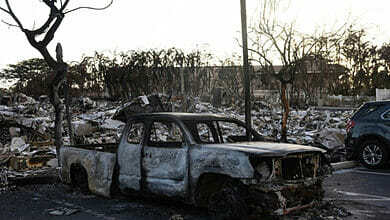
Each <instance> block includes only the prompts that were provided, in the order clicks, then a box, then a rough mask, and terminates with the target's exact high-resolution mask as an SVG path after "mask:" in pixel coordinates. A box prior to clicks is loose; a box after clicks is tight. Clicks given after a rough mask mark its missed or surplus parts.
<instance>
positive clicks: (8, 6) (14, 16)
mask: <svg viewBox="0 0 390 220" xmlns="http://www.w3.org/2000/svg"><path fill="white" fill-rule="evenodd" d="M5 3H6V4H7V8H8V13H9V14H10V15H11V17H12V18H13V19H14V20H15V22H16V23H17V24H18V26H19V28H20V29H21V30H22V31H23V32H24V27H23V25H22V23H21V22H20V21H19V19H18V18H17V17H16V15H15V13H14V12H13V11H12V8H11V5H10V4H9V2H8V0H5Z"/></svg>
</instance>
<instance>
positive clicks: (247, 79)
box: [240, 0, 252, 127]
mask: <svg viewBox="0 0 390 220" xmlns="http://www.w3.org/2000/svg"><path fill="white" fill-rule="evenodd" d="M240 1H241V32H242V54H243V58H244V59H243V61H244V63H243V71H244V89H245V123H246V124H247V125H248V126H249V127H252V120H251V94H250V92H251V90H250V88H251V87H250V86H251V81H250V75H249V63H248V37H247V30H246V0H240Z"/></svg>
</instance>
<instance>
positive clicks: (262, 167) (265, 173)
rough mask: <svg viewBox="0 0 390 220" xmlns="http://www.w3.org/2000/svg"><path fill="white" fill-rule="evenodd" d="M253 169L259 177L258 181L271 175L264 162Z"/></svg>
mask: <svg viewBox="0 0 390 220" xmlns="http://www.w3.org/2000/svg"><path fill="white" fill-rule="evenodd" d="M255 169H256V171H257V172H258V173H259V174H260V175H261V178H260V180H266V179H267V178H268V177H269V176H270V175H271V169H270V167H269V166H268V164H267V162H265V161H264V162H260V163H258V164H257V165H256V167H255Z"/></svg>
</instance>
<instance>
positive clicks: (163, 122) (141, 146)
mask: <svg viewBox="0 0 390 220" xmlns="http://www.w3.org/2000/svg"><path fill="white" fill-rule="evenodd" d="M323 153H324V150H322V149H319V148H314V147H310V146H302V145H294V144H283V143H273V142H266V141H265V138H264V137H263V136H261V135H259V134H258V133H257V132H255V131H254V130H253V129H252V128H250V127H247V126H246V125H245V124H244V123H242V122H241V121H239V120H236V119H232V118H227V117H222V116H218V115H213V114H189V113H149V114H140V115H135V116H133V117H130V118H129V120H128V121H127V124H126V126H125V128H124V131H123V133H122V136H121V139H120V143H119V144H118V145H116V144H102V145H83V146H64V147H62V148H61V151H60V165H61V169H60V178H61V180H62V181H63V182H65V183H69V184H72V183H73V184H75V185H84V186H85V187H86V188H88V189H89V190H90V191H91V192H92V193H95V194H98V195H101V196H105V197H110V193H111V189H113V188H114V187H117V188H119V190H120V192H122V193H124V194H132V193H138V194H142V195H149V196H163V197H169V198H173V199H178V200H181V201H183V202H185V203H189V204H194V205H196V206H204V207H208V210H209V212H210V213H211V214H215V215H222V216H225V217H228V218H236V217H238V216H243V215H252V214H254V215H264V214H267V215H268V214H273V215H280V214H286V213H288V212H290V211H293V210H296V209H300V208H305V207H308V206H310V205H312V204H313V202H314V201H316V200H319V199H321V196H322V189H321V183H322V179H323V178H324V176H325V175H326V174H327V172H328V171H329V170H330V169H331V168H330V165H329V163H328V162H327V160H326V159H325V157H324V156H323Z"/></svg>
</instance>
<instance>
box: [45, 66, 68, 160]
mask: <svg viewBox="0 0 390 220" xmlns="http://www.w3.org/2000/svg"><path fill="white" fill-rule="evenodd" d="M58 67H59V68H58V69H56V76H55V77H54V80H53V81H52V82H51V84H50V86H49V88H50V94H49V97H50V102H51V104H52V105H53V106H54V111H55V121H54V143H55V146H56V151H57V156H58V158H59V155H60V154H59V153H60V148H61V146H62V120H63V111H64V105H63V103H62V101H61V99H60V96H59V93H58V92H59V89H60V87H61V85H62V84H63V82H64V80H65V77H66V73H67V71H68V65H67V64H66V63H61V65H58Z"/></svg>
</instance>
